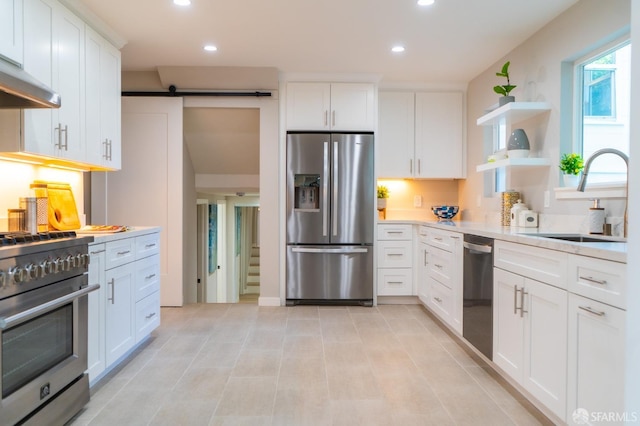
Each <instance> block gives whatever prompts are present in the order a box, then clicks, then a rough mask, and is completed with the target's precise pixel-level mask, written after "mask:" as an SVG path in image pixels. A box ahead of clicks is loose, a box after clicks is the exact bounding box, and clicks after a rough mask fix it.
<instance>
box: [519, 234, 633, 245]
mask: <svg viewBox="0 0 640 426" xmlns="http://www.w3.org/2000/svg"><path fill="white" fill-rule="evenodd" d="M523 235H529V236H532V237H542V238H553V239H554V240H563V241H573V242H576V243H626V242H627V240H626V239H624V238H619V237H606V236H602V237H600V236H595V235H583V234H523Z"/></svg>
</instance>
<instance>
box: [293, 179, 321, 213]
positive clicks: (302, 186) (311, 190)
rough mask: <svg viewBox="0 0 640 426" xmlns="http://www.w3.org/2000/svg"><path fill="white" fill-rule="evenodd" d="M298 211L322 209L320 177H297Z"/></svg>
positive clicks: (295, 205)
mask: <svg viewBox="0 0 640 426" xmlns="http://www.w3.org/2000/svg"><path fill="white" fill-rule="evenodd" d="M294 208H295V209H296V210H311V211H317V210H319V209H320V175H295V200H294Z"/></svg>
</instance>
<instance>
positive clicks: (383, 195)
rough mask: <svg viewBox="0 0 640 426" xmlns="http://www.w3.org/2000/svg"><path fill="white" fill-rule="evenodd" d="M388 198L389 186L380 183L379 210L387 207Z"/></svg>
mask: <svg viewBox="0 0 640 426" xmlns="http://www.w3.org/2000/svg"><path fill="white" fill-rule="evenodd" d="M387 198H389V188H387V187H386V186H384V185H378V210H380V209H386V208H387Z"/></svg>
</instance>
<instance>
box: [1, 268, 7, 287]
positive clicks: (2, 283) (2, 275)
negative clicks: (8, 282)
mask: <svg viewBox="0 0 640 426" xmlns="http://www.w3.org/2000/svg"><path fill="white" fill-rule="evenodd" d="M5 276H6V274H5V273H4V271H3V270H2V269H0V287H4V280H5V279H4V277H5Z"/></svg>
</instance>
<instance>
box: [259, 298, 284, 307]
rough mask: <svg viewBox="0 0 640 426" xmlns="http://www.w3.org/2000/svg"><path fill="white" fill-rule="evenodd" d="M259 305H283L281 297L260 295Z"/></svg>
mask: <svg viewBox="0 0 640 426" xmlns="http://www.w3.org/2000/svg"><path fill="white" fill-rule="evenodd" d="M258 306H282V303H280V298H279V297H259V298H258Z"/></svg>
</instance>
